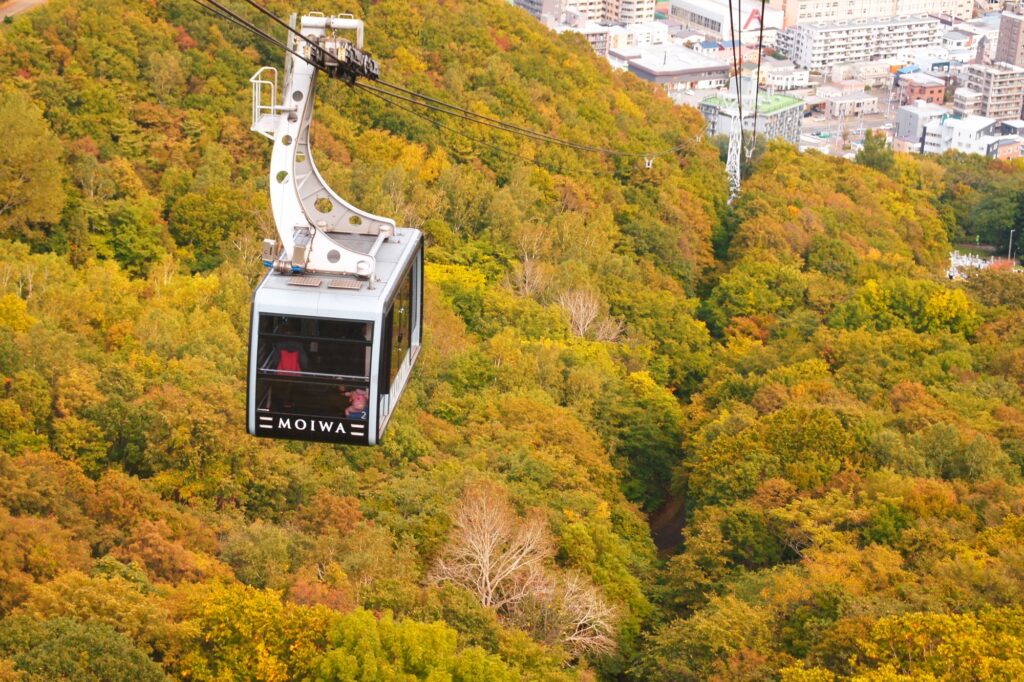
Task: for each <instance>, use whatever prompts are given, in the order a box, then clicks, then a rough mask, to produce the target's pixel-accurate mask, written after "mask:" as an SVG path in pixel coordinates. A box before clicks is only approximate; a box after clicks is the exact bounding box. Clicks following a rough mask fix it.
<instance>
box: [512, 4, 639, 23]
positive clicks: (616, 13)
mask: <svg viewBox="0 0 1024 682" xmlns="http://www.w3.org/2000/svg"><path fill="white" fill-rule="evenodd" d="M654 3H655V0H514V2H513V4H515V5H516V6H517V7H522V8H523V9H525V10H526V11H527V12H529V13H530V14H532V15H533V16H535V17H537V18H538V19H541V20H545V21H546V20H552V21H555V22H561V21H564V20H565V17H566V15H567V14H572V15H575V17H576V18H577V19H579V18H582V19H585V20H588V21H596V22H606V23H615V24H625V25H626V26H630V25H632V24H642V23H644V22H648V21H654Z"/></svg>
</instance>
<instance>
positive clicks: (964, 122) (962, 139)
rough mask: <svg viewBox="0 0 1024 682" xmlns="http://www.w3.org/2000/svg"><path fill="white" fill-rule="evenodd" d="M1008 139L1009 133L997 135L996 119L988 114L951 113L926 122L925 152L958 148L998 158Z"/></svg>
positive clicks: (940, 152) (941, 151)
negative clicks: (960, 116) (956, 115)
mask: <svg viewBox="0 0 1024 682" xmlns="http://www.w3.org/2000/svg"><path fill="white" fill-rule="evenodd" d="M1008 139H1010V138H1009V136H1001V135H997V134H996V121H995V119H991V118H988V117H986V116H967V117H966V118H955V117H952V116H947V117H945V118H941V119H936V120H933V121H931V122H929V123H928V124H926V125H925V129H924V146H923V147H922V151H923V152H924V153H925V154H944V153H946V152H948V151H958V152H963V153H965V154H981V155H982V156H988V157H990V158H996V154H997V153H999V149H1000V147H1001V146H1002V144H1003V143H1004V140H1008ZM1018 149H1019V145H1018ZM1004 153H1005V150H1004Z"/></svg>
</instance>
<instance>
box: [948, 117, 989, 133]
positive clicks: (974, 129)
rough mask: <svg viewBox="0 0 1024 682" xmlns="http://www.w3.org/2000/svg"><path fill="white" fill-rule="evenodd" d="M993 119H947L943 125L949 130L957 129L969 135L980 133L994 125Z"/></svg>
mask: <svg viewBox="0 0 1024 682" xmlns="http://www.w3.org/2000/svg"><path fill="white" fill-rule="evenodd" d="M995 122H996V120H995V119H994V118H988V117H987V116H966V117H964V118H948V119H946V121H945V123H946V125H947V126H949V127H950V128H959V129H960V130H963V131H966V132H969V133H980V132H981V131H982V130H985V128H988V127H989V126H991V125H993V124H995Z"/></svg>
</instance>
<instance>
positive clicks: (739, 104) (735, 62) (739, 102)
mask: <svg viewBox="0 0 1024 682" xmlns="http://www.w3.org/2000/svg"><path fill="white" fill-rule="evenodd" d="M742 6H743V2H742V0H740V1H739V2H738V3H737V7H736V9H737V11H739V10H741V9H742ZM736 16H737V15H735V14H733V11H732V0H729V42H730V43H732V68H733V70H734V71H735V72H736V75H735V77H734V79H735V80H734V81H733V82H734V83H735V85H736V108H737V109H738V110H739V114H740V139H741V140H742V139H743V78H742V74H741V73H740V65H741V62H740V59H739V58H738V57H737V49H738V50H739V53H740V54H742V51H743V46H742V45H737V43H740V42H741V41H739V40H737V39H736V25H735V17H736ZM742 35H743V29H742V28H741V29H740V36H742Z"/></svg>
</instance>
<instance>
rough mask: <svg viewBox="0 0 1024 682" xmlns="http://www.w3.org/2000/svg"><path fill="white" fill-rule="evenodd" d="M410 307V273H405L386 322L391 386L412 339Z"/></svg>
mask: <svg viewBox="0 0 1024 682" xmlns="http://www.w3.org/2000/svg"><path fill="white" fill-rule="evenodd" d="M412 306H413V296H412V272H411V271H410V272H408V273H406V275H405V279H403V280H402V283H401V284H400V285H399V286H398V293H397V294H396V295H395V301H394V305H393V306H392V308H391V311H390V312H389V314H388V318H389V319H388V322H389V325H390V327H391V363H390V365H391V366H390V370H391V371H390V372H389V373H388V381H389V382H390V383H392V384H393V383H394V381H395V377H396V376H397V375H398V372H399V370H400V369H401V367H402V361H403V360H405V356H406V355H408V353H409V341H410V339H411V338H412V319H413V309H412Z"/></svg>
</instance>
